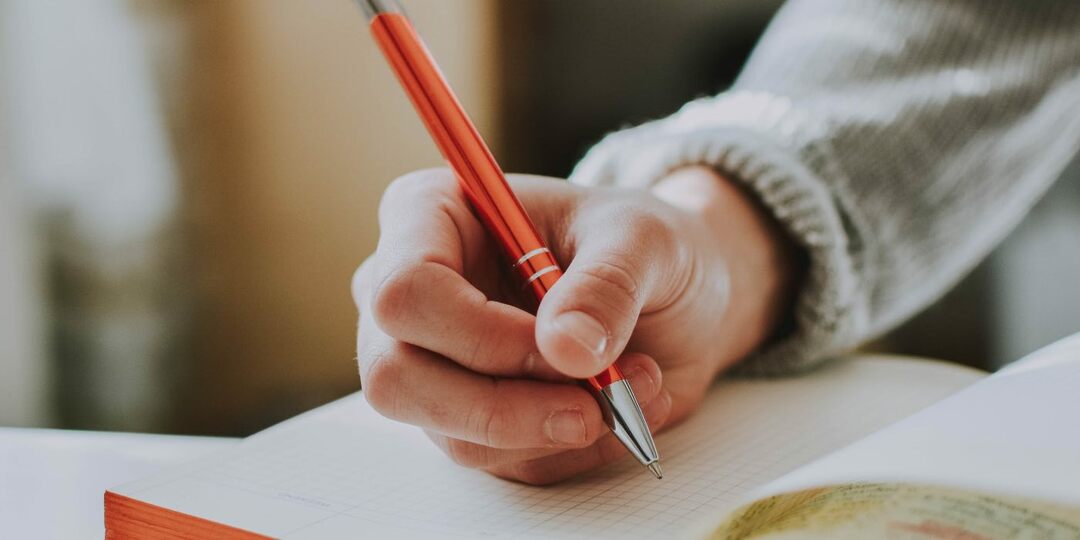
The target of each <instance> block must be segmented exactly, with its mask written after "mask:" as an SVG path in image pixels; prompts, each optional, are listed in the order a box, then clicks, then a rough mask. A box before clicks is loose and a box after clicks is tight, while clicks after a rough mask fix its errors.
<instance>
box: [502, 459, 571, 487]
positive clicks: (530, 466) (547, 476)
mask: <svg viewBox="0 0 1080 540" xmlns="http://www.w3.org/2000/svg"><path fill="white" fill-rule="evenodd" d="M510 475H511V476H513V478H514V479H516V480H517V481H519V482H523V483H525V484H529V485H531V486H549V485H551V484H554V483H556V482H558V481H559V480H562V478H561V477H559V476H558V475H556V474H554V473H553V472H552V471H551V469H550V468H549V467H545V466H543V465H541V464H540V463H538V462H536V461H523V462H521V463H517V464H515V465H514V466H513V467H512V468H511V473H510Z"/></svg>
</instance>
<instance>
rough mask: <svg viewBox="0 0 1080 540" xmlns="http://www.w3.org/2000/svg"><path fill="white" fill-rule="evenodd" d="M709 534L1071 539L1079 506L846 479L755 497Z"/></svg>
mask: <svg viewBox="0 0 1080 540" xmlns="http://www.w3.org/2000/svg"><path fill="white" fill-rule="evenodd" d="M710 538H712V539H714V540H737V539H738V540H741V539H750V538H753V539H767V540H788V539H794V538H799V539H803V538H829V539H834V538H835V539H844V538H852V539H855V538H858V539H864V538H882V539H890V540H893V539H895V540H908V539H912V540H914V539H919V540H927V539H942V540H945V539H947V540H997V539H1018V540H1019V539H1023V540H1029V539H1030V540H1036V539H1037V540H1059V539H1061V540H1066V539H1068V540H1077V539H1080V507H1070V506H1064V505H1057V504H1053V503H1047V502H1042V501H1036V500H1031V499H1022V498H1014V497H999V496H990V495H984V494H980V493H975V492H970V491H964V490H959V489H952V488H944V487H936V486H923V485H909V484H848V485H841V486H832V487H825V488H818V489H810V490H805V491H799V492H795V493H789V494H783V495H776V496H773V497H769V498H766V499H761V500H759V501H755V502H753V503H750V504H748V505H746V506H743V507H742V508H740V509H738V510H736V511H735V512H733V513H732V514H730V515H729V517H728V518H727V519H726V520H725V521H724V523H723V524H721V525H720V526H719V527H717V528H716V529H714V530H713V532H712V534H711V535H710Z"/></svg>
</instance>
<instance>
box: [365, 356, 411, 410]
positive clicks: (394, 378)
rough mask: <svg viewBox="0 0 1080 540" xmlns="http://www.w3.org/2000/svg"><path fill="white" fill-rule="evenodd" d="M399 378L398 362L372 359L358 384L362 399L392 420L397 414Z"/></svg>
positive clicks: (388, 359) (386, 359) (384, 358)
mask: <svg viewBox="0 0 1080 540" xmlns="http://www.w3.org/2000/svg"><path fill="white" fill-rule="evenodd" d="M401 377H402V368H401V363H400V362H398V361H395V360H394V359H393V358H390V357H388V356H379V357H376V358H374V359H372V361H371V362H370V364H369V365H368V369H367V373H366V374H364V376H363V377H362V380H361V383H360V384H361V387H362V388H363V393H364V398H365V399H367V402H368V403H369V404H370V405H371V408H372V409H375V411H376V412H378V413H379V414H381V415H383V416H386V417H388V418H393V417H394V416H395V415H396V414H397V400H398V397H399V386H400V384H401V383H400V381H401Z"/></svg>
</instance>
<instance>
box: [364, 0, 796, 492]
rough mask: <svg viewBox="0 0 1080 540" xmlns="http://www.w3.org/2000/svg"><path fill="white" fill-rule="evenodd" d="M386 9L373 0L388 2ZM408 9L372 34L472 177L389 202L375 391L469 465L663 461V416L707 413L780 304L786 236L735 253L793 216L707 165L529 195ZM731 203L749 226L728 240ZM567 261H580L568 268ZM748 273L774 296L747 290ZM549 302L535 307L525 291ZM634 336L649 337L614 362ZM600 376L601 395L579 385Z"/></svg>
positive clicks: (371, 283)
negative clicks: (764, 204) (718, 381)
mask: <svg viewBox="0 0 1080 540" xmlns="http://www.w3.org/2000/svg"><path fill="white" fill-rule="evenodd" d="M385 6H386V2H375V1H372V2H363V3H362V7H366V10H367V11H368V12H369V15H376V14H378V13H380V11H379V10H381V9H385ZM394 13H395V17H394V18H392V19H390V18H388V19H387V20H384V21H383V23H382V25H381V27H380V25H379V24H378V23H379V21H378V20H377V19H378V17H375V18H376V21H375V23H373V32H374V33H375V34H376V38H377V39H379V40H380V45H381V46H382V47H383V49H384V52H385V53H386V54H387V56H388V58H389V59H390V60H391V64H392V65H393V66H394V67H395V71H396V73H397V74H398V75H399V77H400V78H401V79H402V82H403V84H404V85H405V87H406V89H407V90H408V91H409V94H410V96H411V97H412V98H413V101H414V104H415V105H416V107H417V109H418V110H419V111H420V112H421V116H422V118H424V120H425V123H426V124H427V126H428V128H429V131H431V132H432V135H433V137H434V138H435V140H436V142H437V144H438V145H439V147H440V149H441V150H442V151H443V154H444V156H446V157H447V161H448V162H449V163H450V164H451V165H452V166H453V168H454V170H455V171H456V178H455V175H452V174H450V173H448V172H441V171H427V172H422V173H417V174H414V175H412V176H410V177H406V178H405V179H402V180H399V181H397V182H395V184H394V186H392V188H391V189H390V190H389V191H388V192H387V194H386V196H385V198H384V201H383V205H382V207H381V210H380V223H381V229H382V238H381V239H380V244H379V249H378V251H377V252H376V254H375V255H374V256H373V257H372V259H370V260H369V261H368V262H366V263H365V264H364V265H363V266H362V267H361V269H360V270H359V271H358V273H357V279H356V280H355V281H354V296H355V297H356V300H357V304H358V306H359V309H360V313H361V323H360V329H359V332H358V356H359V360H360V364H361V379H362V381H363V385H364V392H365V395H366V396H367V399H368V400H369V401H370V402H371V404H372V406H373V407H374V408H376V409H377V410H378V411H380V412H381V413H383V414H384V415H386V416H389V417H391V418H395V419H398V420H401V421H404V422H408V423H413V424H416V425H419V426H421V427H424V428H425V429H426V430H427V431H428V433H429V434H431V435H432V438H433V439H434V440H435V441H436V443H437V444H439V445H440V446H441V447H442V448H443V449H444V450H445V451H446V452H447V453H448V454H449V455H450V456H451V457H452V458H454V459H455V460H456V461H458V462H459V463H462V464H464V465H467V466H472V467H478V468H483V469H485V470H488V471H490V472H492V473H494V474H497V475H499V476H504V477H509V478H514V479H519V480H523V481H527V482H532V483H548V482H552V481H557V480H560V479H562V478H565V477H567V476H571V475H574V474H578V473H581V472H585V471H587V470H590V469H593V468H595V467H597V466H599V465H601V464H603V463H606V462H609V461H612V460H614V459H616V458H618V457H621V456H624V455H626V453H627V450H629V451H630V453H631V454H633V455H634V456H635V457H637V459H638V460H639V461H641V462H642V463H643V464H645V465H649V466H650V469H651V470H652V471H653V473H654V474H657V476H659V475H660V473H659V467H658V463H657V455H656V450H655V447H654V446H652V440H651V436H650V435H649V428H650V427H651V428H652V430H656V429H658V428H659V427H660V426H662V425H664V424H665V423H666V422H670V421H673V420H676V419H678V418H680V417H682V416H684V415H685V414H687V413H689V412H690V411H691V410H692V409H693V408H694V406H696V404H697V403H698V402H699V401H700V399H701V396H702V395H703V394H704V391H705V389H706V388H707V387H708V385H709V382H710V381H711V379H712V378H713V376H714V375H715V374H716V373H717V372H718V371H719V370H720V369H722V368H723V367H725V366H727V365H729V364H730V363H731V362H732V361H733V360H734V359H737V358H739V357H741V356H743V355H745V354H746V353H747V352H749V349H751V348H753V347H754V346H756V345H757V343H759V342H760V341H761V340H762V339H764V335H765V334H766V333H767V331H768V328H769V327H771V325H770V324H769V323H770V322H771V321H772V320H773V319H774V318H775V317H776V313H777V312H778V311H779V308H778V307H777V306H776V304H777V303H778V302H776V301H775V300H774V298H779V297H780V296H782V292H783V289H784V282H785V280H784V279H783V277H784V276H782V275H775V276H774V275H772V274H770V273H769V272H762V271H761V270H762V269H763V268H766V266H768V265H771V264H772V263H774V262H778V261H774V260H773V259H774V258H779V257H780V256H781V255H782V253H784V252H783V251H782V250H780V249H776V250H770V249H761V248H760V247H758V248H756V249H750V250H748V251H747V253H746V254H748V255H754V256H753V257H748V258H746V259H745V260H740V261H735V264H730V263H729V258H728V257H729V256H731V255H738V253H737V252H736V251H734V248H738V247H745V246H747V245H751V244H753V243H754V242H759V243H761V244H762V245H765V246H768V245H770V242H761V241H762V240H763V239H764V240H767V241H772V243H773V244H776V245H778V246H779V245H780V243H779V242H778V241H774V240H775V238H774V237H775V235H776V233H775V231H773V230H772V228H771V226H770V224H769V223H768V222H767V221H766V220H765V219H764V218H763V217H762V216H761V215H760V214H759V213H758V212H757V210H756V208H754V207H753V205H752V203H750V202H749V201H748V200H747V198H746V197H745V196H744V195H742V194H741V192H739V191H738V190H737V189H735V188H734V187H733V186H732V185H730V184H729V183H727V182H726V181H724V180H722V179H721V178H719V177H718V176H717V175H716V174H715V173H713V172H711V171H706V170H700V169H691V170H687V171H684V172H682V173H680V174H677V175H676V176H675V177H674V178H673V179H671V180H670V181H666V182H663V183H662V184H661V185H659V186H658V188H657V189H658V190H659V191H657V192H656V193H655V194H650V193H647V192H618V191H613V190H600V189H583V188H578V187H574V186H570V185H567V184H565V183H564V182H560V181H554V180H550V179H539V178H519V179H516V180H514V181H513V184H514V192H516V193H517V196H518V197H519V198H520V200H521V202H520V203H518V202H517V200H516V199H513V192H511V191H510V190H509V189H505V186H506V182H505V180H504V179H503V177H502V173H501V171H499V170H498V166H497V165H495V164H494V160H493V158H491V157H490V153H488V152H487V149H486V146H484V145H483V144H482V140H480V139H479V136H478V135H477V134H476V133H475V130H474V129H472V126H471V123H469V122H468V121H467V117H465V116H464V113H463V111H462V112H460V113H459V112H458V110H459V109H460V106H459V105H457V103H456V100H454V99H453V97H452V94H450V93H449V89H448V87H447V88H446V89H445V91H443V90H442V89H441V88H440V85H442V86H445V83H444V82H442V81H441V76H439V74H438V72H437V69H434V65H433V64H430V66H425V64H424V62H425V60H424V58H426V52H425V51H424V50H423V48H422V45H418V44H419V40H418V38H417V39H416V45H414V44H411V43H409V40H410V39H412V38H411V37H410V36H411V35H414V34H412V33H411V28H409V27H396V28H395V26H396V25H402V24H407V21H405V19H404V18H403V17H398V16H396V12H394ZM380 32H381V36H380ZM417 45H418V46H417ZM414 54H415V55H418V57H419V60H418V59H416V58H410V55H414ZM427 61H430V59H428V60H427ZM478 171H479V172H478ZM500 184H501V185H502V186H504V187H503V188H500V187H499V186H500ZM688 193H689V194H693V195H694V196H693V197H687V194H688ZM507 195H509V198H507ZM665 201H667V202H665ZM522 207H523V208H522ZM526 211H527V215H526V213H525V212H526ZM474 212H475V213H474ZM519 214H520V216H519ZM529 216H531V217H532V220H534V221H535V223H533V222H530V220H529ZM718 216H720V217H723V218H724V219H725V220H728V221H729V222H730V223H731V224H733V225H735V227H734V228H733V230H734V231H735V232H739V233H743V234H740V235H739V237H738V238H733V239H731V240H730V241H727V242H725V241H723V239H719V238H716V235H715V233H714V230H713V228H714V227H715V226H717V225H718V223H717V222H716V220H715V219H713V218H716V217H718ZM478 217H479V220H478V219H477V218H478ZM740 225H742V226H743V227H742V228H741V230H740V227H739V226H740ZM543 239H546V240H547V242H548V244H547V245H545V244H543ZM725 248H726V249H725ZM558 262H569V263H570V264H569V266H568V267H567V269H566V274H565V276H562V270H561V268H559V266H558ZM560 276H562V277H561V279H559V277H560ZM736 284H739V285H744V286H747V287H745V288H743V289H741V290H740V291H739V292H740V293H741V292H746V293H751V294H753V293H761V294H760V296H757V297H750V296H749V295H747V294H736V291H735V290H734V289H733V288H732V287H733V285H736ZM523 285H524V291H525V293H524V294H523V291H522V289H523ZM749 285H753V287H749ZM770 293H771V294H770ZM530 297H531V298H533V299H534V300H533V301H531V302H530V301H529V298H530ZM539 299H542V301H541V302H539V309H538V311H537V314H536V316H535V317H533V316H532V315H530V314H529V313H528V312H527V311H524V310H522V309H519V308H517V307H514V306H515V305H517V306H522V307H525V308H529V307H532V306H535V304H536V300H539ZM737 299H738V300H739V301H740V302H739V304H738V307H740V308H741V309H739V310H738V311H733V310H732V309H730V308H731V307H734V306H736V303H735V301H736V300H737ZM762 323H765V324H762ZM754 326H760V327H762V328H754ZM631 338H632V342H631ZM628 343H631V347H630V350H633V351H639V352H638V353H636V354H627V355H623V356H622V357H621V358H619V359H618V362H617V363H616V364H615V365H614V366H612V362H613V361H615V360H616V358H617V357H619V355H620V353H622V352H623V350H624V349H626V348H627V345H628ZM656 359H659V360H661V362H663V370H661V369H660V366H659V365H658V364H657V360H656ZM586 378H588V379H589V381H590V384H589V385H586V387H590V388H591V389H592V390H593V391H594V395H590V394H589V392H587V391H586V390H585V387H583V386H580V385H577V384H568V383H572V382H573V381H572V379H586ZM631 388H632V391H631V390H630V389H631ZM635 397H636V399H635ZM605 401H606V403H605ZM638 403H640V404H641V407H642V410H643V411H644V415H643V416H644V419H642V418H641V416H642V414H641V412H639V411H638V408H637V405H638ZM635 416H637V418H635ZM613 417H614V418H613ZM645 420H647V421H648V426H645ZM620 429H622V430H623V433H620V432H619V431H620ZM610 432H613V433H612V434H613V435H614V436H612V435H609V433H610Z"/></svg>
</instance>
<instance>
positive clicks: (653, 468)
mask: <svg viewBox="0 0 1080 540" xmlns="http://www.w3.org/2000/svg"><path fill="white" fill-rule="evenodd" d="M646 467H648V468H649V472H651V473H653V476H655V477H656V479H657V480H659V479H661V478H663V477H664V471H663V470H662V469H661V468H660V462H659V461H654V462H652V463H650V464H648V465H646Z"/></svg>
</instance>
